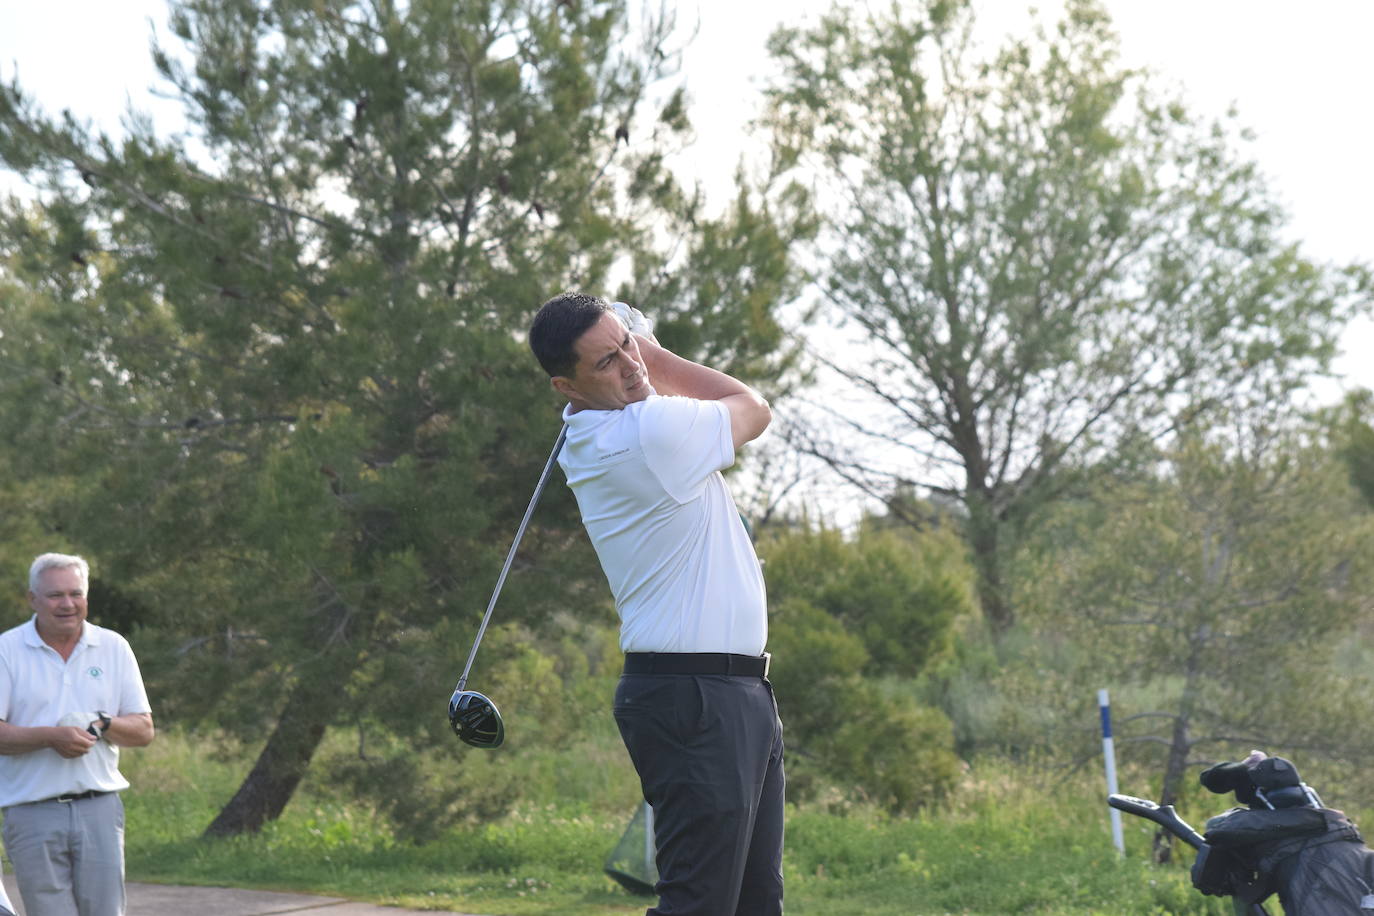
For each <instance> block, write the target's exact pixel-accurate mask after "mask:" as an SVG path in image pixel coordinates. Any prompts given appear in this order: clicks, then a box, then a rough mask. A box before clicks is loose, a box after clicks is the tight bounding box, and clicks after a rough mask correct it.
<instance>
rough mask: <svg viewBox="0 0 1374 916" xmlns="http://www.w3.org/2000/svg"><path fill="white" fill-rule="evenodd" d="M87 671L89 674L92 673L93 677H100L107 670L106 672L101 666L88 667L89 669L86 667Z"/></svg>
mask: <svg viewBox="0 0 1374 916" xmlns="http://www.w3.org/2000/svg"><path fill="white" fill-rule="evenodd" d="M86 673H87V674H89V675H90V676H91V677H93V678H99V677H100V676H101V675H102V674H104V673H105V672H104V671H101V670H100V669H99V668H87V669H86Z"/></svg>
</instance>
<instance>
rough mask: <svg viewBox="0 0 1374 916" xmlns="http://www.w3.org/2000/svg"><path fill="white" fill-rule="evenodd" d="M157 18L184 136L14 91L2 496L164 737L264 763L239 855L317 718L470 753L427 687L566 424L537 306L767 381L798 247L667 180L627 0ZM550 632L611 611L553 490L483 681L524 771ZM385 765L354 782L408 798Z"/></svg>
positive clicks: (663, 42)
mask: <svg viewBox="0 0 1374 916" xmlns="http://www.w3.org/2000/svg"><path fill="white" fill-rule="evenodd" d="M170 30H171V33H172V35H173V36H174V37H175V39H176V46H175V47H168V46H159V47H158V48H156V50H155V52H154V54H155V62H156V64H157V66H158V68H159V70H160V72H161V74H162V76H163V77H164V78H165V79H166V81H167V82H168V83H169V84H170V86H171V90H172V93H173V94H174V95H175V96H177V97H178V98H179V99H180V100H181V101H182V103H183V104H184V108H185V114H186V120H187V124H188V128H187V130H186V132H185V133H184V134H178V135H175V136H159V135H158V134H157V132H156V131H155V130H154V127H153V125H152V124H151V122H150V121H149V119H147V118H143V117H137V116H135V117H132V118H131V119H130V122H129V127H128V133H127V136H125V137H122V138H111V137H107V136H103V135H92V134H91V133H90V132H89V131H88V130H87V129H86V128H84V127H83V126H82V125H80V124H79V123H77V122H76V121H75V120H74V119H73V118H71V117H69V116H68V117H64V118H62V119H59V120H53V119H50V118H48V117H47V116H45V115H44V114H43V113H42V112H41V110H40V109H39V108H38V106H37V105H36V104H35V103H34V101H33V100H32V99H30V98H28V97H27V96H26V95H25V94H24V92H23V91H22V90H21V88H20V87H19V86H18V85H10V86H6V87H3V89H2V90H0V162H2V163H3V164H4V165H5V166H7V167H8V168H10V169H12V170H14V171H17V172H20V173H21V174H23V175H24V176H25V177H26V178H27V179H28V180H29V181H30V183H31V184H32V185H33V186H34V187H35V189H36V190H37V191H38V200H37V202H36V203H31V204H25V203H20V202H18V201H10V202H9V203H8V205H6V206H4V207H3V209H0V220H2V221H3V229H0V246H3V251H2V252H0V253H2V254H3V255H4V256H5V258H6V262H5V263H6V265H7V266H6V267H5V268H4V276H3V278H0V279H5V280H6V282H8V283H9V284H10V285H12V286H14V287H17V288H19V289H20V290H21V291H22V295H20V296H16V297H9V298H6V299H5V301H4V303H3V304H0V308H2V309H3V310H4V323H3V327H4V337H3V338H0V347H2V348H3V351H2V352H0V358H2V359H3V367H2V368H3V371H2V372H0V385H3V397H4V400H5V404H6V410H5V411H4V412H3V414H4V419H3V420H0V424H2V425H3V430H4V432H5V433H6V436H5V438H6V439H7V441H12V442H23V443H24V448H23V449H22V450H21V451H22V453H23V454H22V455H21V456H20V461H19V462H18V463H17V464H16V465H15V466H14V468H13V470H14V472H15V474H16V476H17V477H18V478H20V479H22V480H26V481H31V482H32V484H31V485H26V486H27V489H24V488H18V487H17V486H16V487H12V488H10V489H7V490H6V494H7V496H6V498H7V499H12V500H16V501H17V503H12V504H13V505H15V508H16V509H17V510H19V511H21V512H23V513H24V514H26V515H28V516H31V517H35V518H38V519H39V520H40V524H43V525H46V526H47V532H46V533H47V534H48V535H49V536H50V537H56V535H57V533H58V532H59V530H60V531H62V532H65V537H66V538H67V539H69V540H70V542H71V544H72V546H74V547H79V548H82V549H83V550H85V551H86V552H87V553H89V554H91V555H92V559H93V560H94V561H95V566H96V569H97V570H98V575H100V576H102V577H106V578H108V579H109V580H110V581H112V582H115V583H117V584H118V586H119V588H120V589H121V590H122V591H123V592H124V593H125V594H126V595H128V596H130V598H131V600H134V601H135V603H136V604H137V605H138V606H140V607H143V608H145V609H146V614H145V620H144V621H143V622H144V623H145V624H146V632H144V633H143V634H141V635H140V639H139V644H138V645H139V650H140V656H141V658H142V659H143V661H144V664H145V669H146V670H147V673H148V675H149V678H150V680H151V681H152V687H153V693H154V695H155V696H156V698H157V699H156V707H157V711H158V714H159V717H160V719H162V720H163V721H173V722H182V723H196V722H210V723H213V724H215V725H218V726H222V727H225V728H228V729H230V730H231V731H233V732H234V733H235V734H237V735H239V736H240V737H242V738H245V739H247V740H253V741H261V742H263V745H262V746H263V751H262V754H261V756H260V757H259V759H258V761H257V764H256V765H255V767H254V768H253V771H252V772H251V773H250V774H249V775H248V777H247V778H246V779H245V781H244V783H243V786H242V787H241V789H240V791H239V793H238V795H237V796H236V797H235V798H234V799H233V800H232V801H231V802H230V803H229V804H228V805H227V806H226V808H225V809H224V811H223V812H221V815H220V817H219V818H218V819H217V820H216V821H215V823H214V824H212V825H211V827H210V830H209V832H210V833H212V834H232V833H237V832H241V831H245V830H254V829H256V828H258V827H259V826H260V825H261V824H262V823H263V822H264V821H266V820H270V819H272V818H274V817H276V816H277V815H278V814H279V813H280V811H281V810H282V808H283V806H285V805H286V803H287V802H288V800H289V799H290V797H291V794H292V792H293V791H294V789H295V787H296V785H297V784H298V783H299V781H300V779H301V777H302V775H303V774H304V772H305V771H306V768H307V767H309V765H310V763H311V760H312V758H313V756H314V753H315V750H316V748H317V747H318V746H319V743H320V740H321V737H322V736H323V734H324V731H325V729H326V728H327V727H329V726H331V725H335V724H352V725H356V726H357V727H358V729H359V730H360V733H362V734H364V735H365V734H369V733H370V734H373V735H376V736H379V737H378V742H377V746H385V745H388V743H389V742H391V743H394V739H393V738H391V737H388V736H402V737H403V740H404V741H405V742H406V744H407V745H408V750H409V751H411V752H412V753H414V754H416V755H420V754H428V755H430V758H437V757H447V759H448V761H449V765H450V766H458V765H459V763H458V762H457V754H458V746H457V745H456V744H455V742H454V739H453V737H452V735H451V734H448V723H447V720H446V715H445V705H446V701H447V698H448V692H449V690H450V688H451V687H452V684H453V681H454V680H455V679H456V677H457V672H458V669H459V667H460V665H461V662H462V661H463V659H464V658H465V657H466V653H467V650H468V647H469V646H470V644H471V640H472V637H473V635H474V634H475V631H476V625H477V622H478V620H479V618H480V616H481V612H482V610H483V609H484V607H485V604H486V599H487V596H488V594H489V592H490V589H491V587H492V585H493V583H494V582H495V579H496V573H497V570H498V568H499V564H500V562H501V559H502V558H503V556H504V553H505V550H506V548H507V546H508V545H509V542H510V537H511V534H512V533H513V532H514V529H515V526H516V521H517V520H518V519H519V517H520V514H521V512H522V511H523V509H524V507H525V504H526V501H527V500H528V498H529V493H530V492H531V490H532V489H533V487H534V484H535V481H536V479H537V476H538V473H539V470H540V468H541V467H542V466H543V463H544V460H545V458H546V456H547V454H548V449H549V447H550V444H551V443H552V441H553V438H554V434H555V432H556V430H557V425H558V420H557V413H556V410H557V407H558V405H557V404H556V403H555V399H554V397H553V395H552V393H551V392H549V391H548V388H547V384H546V381H545V380H544V379H542V378H541V377H540V376H539V373H538V370H537V368H536V366H535V364H534V363H533V360H532V359H531V358H530V356H529V355H528V353H527V352H526V349H525V347H524V344H523V342H522V339H521V338H522V331H523V329H524V327H525V326H526V324H527V322H528V320H529V317H530V315H531V314H532V311H533V309H534V308H535V307H537V305H538V304H539V303H540V302H541V301H543V300H544V299H545V298H547V297H548V295H550V294H551V293H552V292H555V291H557V290H559V289H561V288H566V287H580V288H586V289H591V290H599V289H607V288H609V286H610V285H611V284H612V283H613V282H618V283H620V289H619V290H618V291H619V293H620V295H622V296H626V297H627V298H630V299H632V300H633V301H635V302H636V303H638V304H641V305H643V307H644V308H645V309H646V310H647V311H649V312H650V313H651V314H653V315H654V316H655V317H657V318H659V319H660V321H661V327H662V331H661V335H660V336H661V339H663V341H664V343H665V344H667V345H669V346H671V347H674V348H676V349H678V350H679V351H680V352H683V353H684V355H688V356H692V357H702V356H709V357H710V358H712V359H713V361H715V363H716V364H717V365H719V366H721V367H722V368H725V369H727V370H730V371H735V372H738V373H740V374H741V375H744V376H745V377H748V378H750V379H752V380H756V381H758V382H759V383H761V384H764V385H769V384H773V383H775V382H776V380H777V378H778V376H779V373H781V372H782V371H783V369H784V368H785V362H786V357H785V354H781V353H780V352H779V351H778V348H777V343H778V340H779V339H780V336H781V335H780V331H779V329H778V327H777V325H776V323H775V322H774V320H773V318H772V313H771V308H772V306H773V305H775V304H777V303H778V302H779V301H782V300H785V299H787V298H788V297H790V295H791V293H792V288H793V283H794V282H795V281H794V279H793V272H792V269H791V266H790V265H789V263H788V261H787V240H788V239H790V238H791V237H792V234H793V230H794V229H797V228H799V229H800V230H804V229H805V225H804V221H802V213H801V209H800V207H799V205H796V204H797V201H796V199H795V197H792V198H788V197H787V196H786V195H782V196H779V197H777V198H775V199H776V201H777V206H778V207H779V209H778V211H777V212H776V213H775V211H774V209H773V204H770V203H769V202H768V199H766V197H765V196H764V195H762V194H752V193H746V192H741V195H740V197H739V200H738V201H737V202H736V204H735V205H734V206H733V207H731V208H729V209H728V211H727V212H726V213H725V214H724V215H723V216H721V217H720V218H718V219H712V218H708V216H707V215H706V214H704V213H703V212H701V207H700V203H699V201H698V200H697V198H696V196H695V195H693V194H691V193H689V192H687V191H685V190H683V189H682V188H680V187H679V186H678V184H677V183H676V182H675V181H674V180H673V178H672V176H671V175H670V173H669V172H668V171H667V168H666V166H665V161H666V159H665V157H666V156H667V154H668V153H670V152H671V151H672V150H673V148H674V144H678V143H681V142H683V137H684V133H683V132H684V130H686V128H687V124H686V121H685V118H684V117H683V105H684V98H683V96H682V95H681V93H680V91H679V92H676V93H674V92H672V91H671V89H672V87H671V86H669V85H667V84H666V83H665V79H666V78H667V77H668V76H669V75H670V74H669V69H670V65H671V62H672V57H673V55H672V53H671V48H670V47H669V46H668V45H667V41H668V40H669V35H670V31H671V30H670V23H667V22H662V21H646V22H642V23H639V24H638V28H637V30H635V29H632V28H631V24H630V22H629V20H628V17H627V11H626V6H625V4H624V3H622V2H618V0H609V2H585V3H564V2H555V0H530V2H516V3H510V2H476V3H471V2H458V0H426V2H416V3H404V4H402V3H395V2H393V0H382V2H378V3H356V2H350V0H324V2H320V0H272V2H266V0H256V2H255V0H234V2H227V3H226V2H221V0H184V2H177V3H175V4H174V5H173V6H172V11H171V18H170ZM789 220H791V221H793V222H789ZM672 252H676V254H671V253H672ZM706 301H709V302H710V309H709V311H706V312H705V313H703V314H700V315H698V313H697V310H698V309H699V308H700V306H701V304H702V303H703V302H706ZM59 526H61V527H60V528H59ZM560 612H569V613H571V614H572V615H574V617H581V618H583V619H584V620H592V621H597V620H600V621H603V622H604V621H605V620H607V619H608V618H609V616H610V614H609V608H608V602H607V600H606V594H605V588H604V583H603V581H602V580H601V579H600V576H599V573H598V572H597V571H596V568H595V563H594V559H593V556H592V554H591V551H590V550H588V549H587V546H586V543H585V539H584V538H583V537H582V536H581V534H580V530H579V528H578V526H577V524H576V522H575V513H574V509H573V506H572V501H571V500H570V499H569V498H568V495H567V493H566V490H565V489H564V488H562V487H559V486H553V487H551V488H550V491H549V495H548V497H547V499H546V503H545V505H544V506H543V507H541V510H540V520H539V523H538V524H537V525H535V526H534V527H533V528H532V530H531V531H530V532H529V534H528V535H527V538H526V541H525V546H524V547H523V548H522V551H521V554H520V556H519V558H518V562H517V565H516V567H515V573H514V575H512V577H511V580H510V582H509V583H508V585H507V587H506V590H505V592H504V593H503V603H502V606H501V608H500V609H499V615H500V619H501V620H502V621H504V622H508V623H511V624H512V625H513V627H512V628H511V629H510V630H496V631H493V634H492V636H491V637H490V638H489V639H488V640H487V642H486V643H484V655H483V656H482V657H480V658H479V660H478V664H477V667H476V668H475V670H474V673H473V683H472V685H471V686H473V687H478V688H479V689H482V688H485V689H487V690H489V691H490V692H492V693H493V694H497V695H498V697H499V698H500V702H501V703H502V704H503V705H504V706H505V707H506V708H505V709H503V712H505V713H506V716H507V720H508V722H509V723H510V724H511V725H512V732H513V737H512V741H511V746H510V750H509V753H519V752H520V746H521V742H522V741H523V740H525V739H524V738H523V737H522V731H523V733H524V734H525V735H531V734H533V733H534V732H535V731H537V730H538V727H537V725H536V723H537V722H539V721H540V719H541V718H542V719H543V721H545V722H550V721H556V718H557V717H554V716H548V715H547V713H548V709H547V698H548V697H551V696H555V695H557V692H558V690H559V689H560V677H561V675H560V672H559V671H558V670H555V669H551V668H550V666H549V665H550V663H549V662H548V661H547V660H544V659H543V657H542V655H541V652H540V646H542V645H544V644H543V643H540V642H538V641H532V638H531V636H530V634H529V632H528V631H527V630H525V629H522V627H534V628H536V629H542V628H546V627H549V626H552V622H553V621H555V620H557V619H561V617H560ZM560 626H561V629H559V628H558V627H555V628H554V629H555V631H554V632H553V633H552V635H551V636H547V637H544V638H546V639H548V638H551V639H555V640H557V639H561V638H563V637H562V636H560V635H559V634H560V633H562V634H566V633H568V632H571V630H570V629H569V627H568V626H566V625H560ZM502 690H509V692H508V693H505V694H504V695H502V694H501V691H502ZM541 698H542V699H541ZM526 717H528V718H526ZM525 729H528V730H527V731H526V730H525ZM364 744H366V742H364ZM503 753H505V751H503ZM360 756H362V755H360ZM360 766H361V765H360ZM355 769H357V768H355ZM362 769H364V770H370V771H372V772H375V773H380V772H382V770H378V769H376V768H369V767H362ZM383 769H384V768H383ZM398 774H399V771H396V772H395V773H393V776H394V777H395V778H389V777H386V776H385V775H383V776H379V777H378V778H376V779H374V780H373V788H375V789H378V790H379V791H382V792H384V793H392V795H393V797H392V798H390V800H389V801H387V802H386V803H385V805H384V806H385V807H388V808H389V809H391V810H397V811H399V810H402V809H404V808H405V807H406V805H409V804H411V803H412V802H411V801H408V800H405V799H400V800H398V799H397V798H395V797H394V795H395V794H396V793H408V792H417V791H418V789H417V787H416V786H414V785H412V784H411V783H410V782H409V779H410V777H408V776H407V777H404V778H402V777H401V776H400V775H398ZM440 801H441V802H442V805H444V806H446V807H448V808H452V807H453V806H455V805H457V806H461V804H462V799H455V798H448V797H445V798H443V799H440ZM476 803H477V802H474V804H476ZM411 814H413V812H411ZM407 816H408V817H409V816H410V815H407ZM411 820H415V818H414V817H411Z"/></svg>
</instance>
